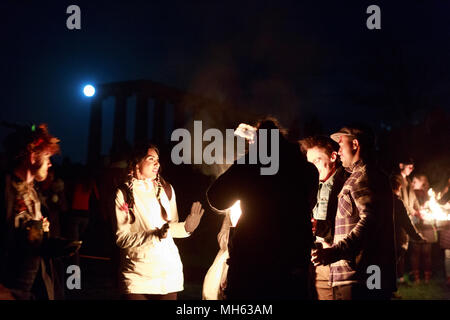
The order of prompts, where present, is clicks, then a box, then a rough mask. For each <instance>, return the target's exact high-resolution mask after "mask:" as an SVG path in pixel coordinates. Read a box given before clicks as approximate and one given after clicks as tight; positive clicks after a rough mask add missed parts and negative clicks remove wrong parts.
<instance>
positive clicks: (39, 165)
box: [34, 152, 52, 182]
mask: <svg viewBox="0 0 450 320" xmlns="http://www.w3.org/2000/svg"><path fill="white" fill-rule="evenodd" d="M50 157H51V154H50V152H44V153H43V154H42V155H41V156H40V157H39V159H38V160H37V161H36V163H35V164H34V166H35V168H36V169H35V170H34V171H35V172H34V177H35V179H36V181H39V182H41V181H44V180H45V179H47V175H48V168H50V167H51V166H52V162H51V161H50Z"/></svg>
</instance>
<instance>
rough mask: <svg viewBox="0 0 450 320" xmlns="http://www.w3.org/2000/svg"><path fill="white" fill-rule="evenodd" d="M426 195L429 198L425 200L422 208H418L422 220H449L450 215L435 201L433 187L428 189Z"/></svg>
mask: <svg viewBox="0 0 450 320" xmlns="http://www.w3.org/2000/svg"><path fill="white" fill-rule="evenodd" d="M428 196H429V197H430V200H428V201H427V202H425V205H424V209H422V210H420V213H421V214H422V217H423V219H424V220H428V221H430V220H437V221H446V220H450V215H449V214H448V213H447V212H446V210H445V209H444V208H443V207H442V206H441V205H440V204H439V203H438V202H437V200H436V193H435V192H434V191H433V189H431V188H430V189H428Z"/></svg>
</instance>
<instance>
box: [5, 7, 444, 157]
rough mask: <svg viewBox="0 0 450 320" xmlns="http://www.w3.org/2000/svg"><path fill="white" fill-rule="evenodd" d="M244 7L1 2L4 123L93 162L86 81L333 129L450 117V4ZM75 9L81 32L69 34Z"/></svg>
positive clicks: (64, 151) (379, 125)
mask: <svg viewBox="0 0 450 320" xmlns="http://www.w3.org/2000/svg"><path fill="white" fill-rule="evenodd" d="M240 2H241V1H236V2H234V1H140V2H137V1H134V2H133V1H55V2H45V1H2V3H1V5H0V12H1V18H0V23H1V28H0V35H1V53H0V54H1V60H0V61H1V74H2V78H1V88H2V94H1V97H0V105H1V111H0V112H1V115H0V120H5V121H11V122H19V123H26V122H34V123H41V122H46V123H48V124H49V128H50V132H51V133H53V134H54V135H56V136H58V137H59V138H61V140H62V142H61V146H62V155H63V156H68V157H70V158H71V160H72V161H74V162H84V161H85V158H86V152H87V138H88V121H89V106H90V102H89V99H88V98H86V97H84V96H83V95H82V91H81V90H82V87H83V85H84V84H86V83H93V84H95V83H106V82H115V81H125V80H135V79H150V80H153V81H156V82H161V83H163V84H165V85H169V86H174V87H177V88H179V89H182V90H187V91H189V92H193V93H199V94H202V95H204V96H207V97H211V98H214V99H216V100H218V101H222V102H227V103H230V104H236V105H239V106H241V107H245V106H247V107H248V108H252V109H255V110H257V111H259V112H262V113H272V114H274V115H276V116H278V117H279V118H280V120H281V122H282V124H283V125H285V126H288V127H289V125H290V123H289V121H290V120H292V119H293V118H295V119H300V123H305V122H308V121H312V120H313V119H319V121H320V122H321V124H322V126H323V128H324V130H325V131H327V132H331V131H332V130H335V129H337V128H339V127H341V126H343V125H344V124H345V123H348V122H349V121H352V120H363V121H367V122H369V123H370V124H371V125H372V126H373V127H375V128H380V127H386V126H388V127H395V126H401V125H404V124H405V123H414V122H420V121H421V120H422V119H423V117H424V115H426V114H427V112H429V111H430V110H432V109H433V108H437V107H439V108H443V109H444V110H446V112H447V113H448V112H449V109H450V90H449V89H448V88H449V85H450V65H449V60H450V59H449V58H450V19H449V12H450V10H449V9H450V2H449V1H444V0H440V1H412V0H409V1H370V2H369V1H335V0H334V1H323V0H317V1H272V2H270V1H250V2H245V4H241V3H240ZM242 2H244V1H242ZM393 2H395V4H394V3H393ZM71 4H77V5H78V6H79V7H80V9H81V30H68V29H67V28H66V19H67V18H68V16H69V15H68V14H66V8H67V7H68V6H69V5H71ZM371 4H377V5H379V6H380V8H381V27H382V28H381V30H368V29H367V27H366V19H367V18H368V17H369V14H367V13H366V9H367V7H368V6H369V5H371ZM111 114H112V113H111ZM199 120H200V119H199ZM6 132H8V131H7V130H5V129H3V128H2V129H0V138H2V139H3V137H4V135H5V134H6Z"/></svg>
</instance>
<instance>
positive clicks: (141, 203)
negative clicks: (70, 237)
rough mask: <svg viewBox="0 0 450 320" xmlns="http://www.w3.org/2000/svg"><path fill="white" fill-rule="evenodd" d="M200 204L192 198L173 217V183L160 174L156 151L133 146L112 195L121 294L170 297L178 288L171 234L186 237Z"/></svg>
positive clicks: (193, 226)
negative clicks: (185, 210) (186, 210)
mask: <svg viewBox="0 0 450 320" xmlns="http://www.w3.org/2000/svg"><path fill="white" fill-rule="evenodd" d="M203 212H204V210H203V209H202V206H201V204H200V202H194V203H193V204H192V208H191V212H190V214H189V216H188V217H187V218H186V220H185V221H184V222H178V211H177V204H176V199H175V191H174V189H173V187H172V186H171V185H170V184H169V183H167V182H166V181H165V180H164V179H163V178H162V177H161V176H160V165H159V151H158V148H157V147H155V146H153V145H147V146H144V147H140V148H137V149H136V150H135V151H134V153H133V156H132V157H131V160H130V161H129V167H128V179H127V181H126V183H125V184H123V185H122V186H121V187H119V190H118V191H117V195H116V218H117V229H116V243H117V245H118V246H119V247H120V249H121V266H120V283H121V289H122V293H123V298H124V299H126V300H175V299H176V298H177V292H179V291H182V290H183V265H182V263H181V259H180V255H179V252H178V248H177V247H176V245H175V243H174V241H173V238H184V237H188V236H189V235H190V234H191V233H192V232H193V231H194V230H195V229H196V228H197V226H198V224H199V223H200V219H201V217H202V215H203Z"/></svg>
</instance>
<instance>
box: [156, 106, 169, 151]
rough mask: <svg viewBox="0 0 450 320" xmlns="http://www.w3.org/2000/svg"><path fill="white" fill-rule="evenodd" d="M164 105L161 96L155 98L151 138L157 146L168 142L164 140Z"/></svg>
mask: <svg viewBox="0 0 450 320" xmlns="http://www.w3.org/2000/svg"><path fill="white" fill-rule="evenodd" d="M164 107H165V102H164V100H163V99H161V98H155V113H154V118H153V140H154V142H155V143H156V144H157V145H159V146H162V145H164V144H167V143H168V141H164V130H165V129H166V126H165V116H164V113H165V112H164V111H165V110H164Z"/></svg>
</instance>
